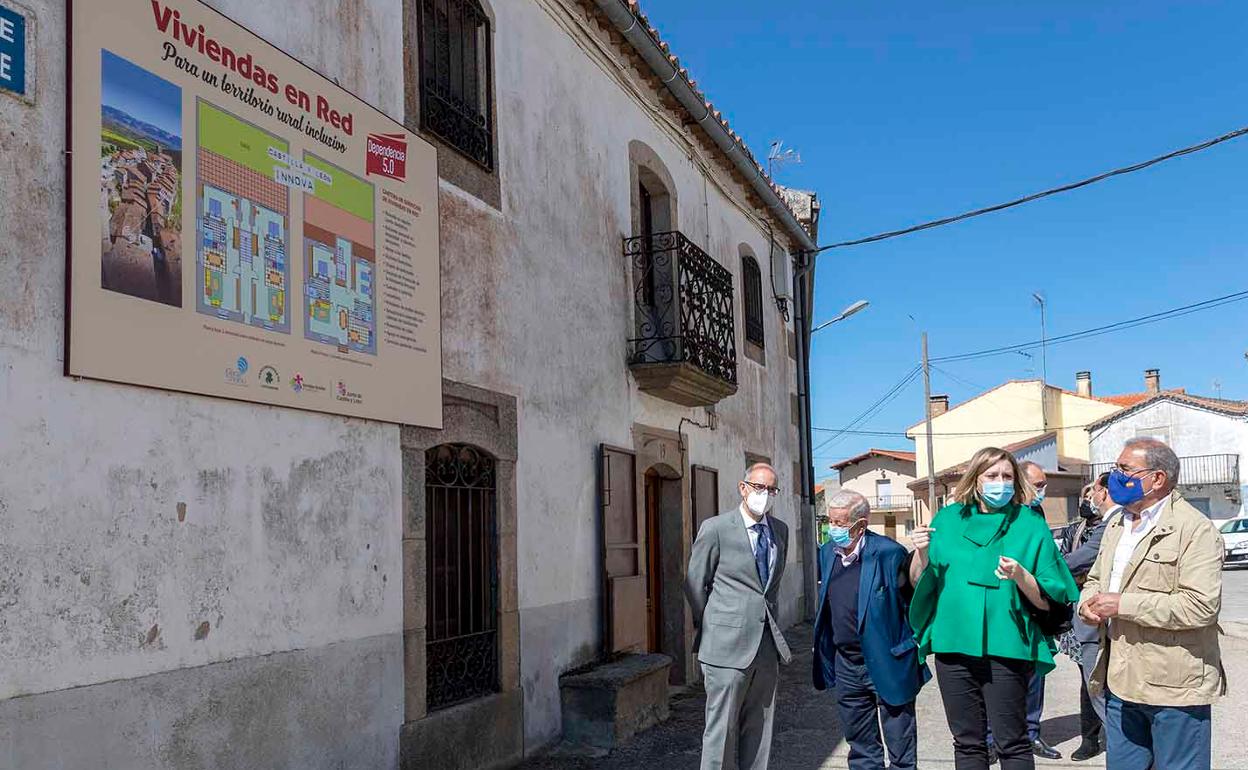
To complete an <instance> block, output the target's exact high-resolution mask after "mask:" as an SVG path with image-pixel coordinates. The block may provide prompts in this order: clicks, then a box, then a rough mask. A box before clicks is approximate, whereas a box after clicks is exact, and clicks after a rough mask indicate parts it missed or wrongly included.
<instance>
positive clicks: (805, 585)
mask: <svg viewBox="0 0 1248 770" xmlns="http://www.w3.org/2000/svg"><path fill="white" fill-rule="evenodd" d="M811 259H813V256H812V255H811V254H810V253H808V252H805V251H801V252H798V253H797V260H796V261H797V263H798V265H797V266H798V267H799V268H802V269H799V270H794V271H793V298H794V312H793V328H794V330H795V331H796V332H797V402H798V444H799V451H800V454H801V461H802V462H801V465H802V473H801V484H802V503H801V508H802V509H801V511H799V512H798V515H799V516H801V517H802V542H801V548H802V591H803V593H804V594H805V596H806V619H807V620H813V619H814V617H815V612H816V611H817V610H818V596H819V593H818V587H817V585H816V582H815V581H816V575H815V572H816V570H815V565H816V564H817V563H818V554H817V551H816V549H817V548H818V542H819V539H818V533H817V531H816V527H817V525H816V521H815V479H814V457H812V454H813V448H812V446H811V430H810V425H811V423H810V336H811V329H810V292H809V291H808V288H809V287H810V281H808V280H807V276H806V274H807V272H809V271H808V270H807V269H805V268H806V267H807V263H808V262H809V261H810V260H811Z"/></svg>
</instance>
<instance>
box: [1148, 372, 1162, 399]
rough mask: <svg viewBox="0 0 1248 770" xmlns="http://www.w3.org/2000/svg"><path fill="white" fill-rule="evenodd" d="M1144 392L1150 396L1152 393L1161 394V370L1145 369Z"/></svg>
mask: <svg viewBox="0 0 1248 770" xmlns="http://www.w3.org/2000/svg"><path fill="white" fill-rule="evenodd" d="M1144 390H1146V391H1148V394H1149V395H1150V396H1151V395H1152V394H1154V393H1160V392H1161V370H1160V369H1145V370H1144Z"/></svg>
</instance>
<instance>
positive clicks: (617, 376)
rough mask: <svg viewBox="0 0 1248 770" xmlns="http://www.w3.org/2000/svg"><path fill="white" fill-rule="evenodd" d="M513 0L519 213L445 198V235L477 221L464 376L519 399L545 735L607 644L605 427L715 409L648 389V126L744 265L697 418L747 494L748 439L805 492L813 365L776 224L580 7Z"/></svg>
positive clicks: (522, 546)
mask: <svg viewBox="0 0 1248 770" xmlns="http://www.w3.org/2000/svg"><path fill="white" fill-rule="evenodd" d="M494 12H495V14H496V17H497V25H496V26H497V30H498V31H497V33H496V36H495V40H496V47H495V59H496V62H497V64H496V68H495V74H496V77H497V85H496V87H497V95H498V112H499V122H498V136H499V153H498V155H499V172H500V174H501V179H502V191H503V211H502V213H501V215H490V214H488V213H485V214H484V215H483V214H482V212H481V208H482V207H480V206H477V205H473V203H472V202H471V201H468V200H465V197H464V196H463V195H461V194H458V193H456V192H454V191H452V190H449V189H448V190H446V192H445V193H444V195H443V226H442V232H443V234H444V238H446V236H447V234H448V233H460V234H459V235H454V236H452V237H450V238H446V240H445V241H444V244H443V265H444V275H443V280H444V282H445V284H446V288H445V289H444V301H443V323H444V331H443V341H444V345H445V349H446V351H447V352H446V354H445V365H446V372H445V374H446V376H447V377H448V378H450V379H454V380H461V381H465V382H469V383H472V384H476V385H481V386H482V387H488V388H492V389H496V390H503V391H506V392H511V393H514V394H515V395H516V396H517V397H518V399H519V402H520V411H519V423H520V430H519V439H520V442H519V443H520V455H519V456H520V460H519V462H518V464H517V472H518V496H519V522H518V538H519V540H518V551H519V554H520V584H519V590H520V624H521V676H522V682H523V687H524V690H525V697H526V700H527V703H528V708H526V719H525V729H526V734H527V739H528V742H529V743H531V744H540V743H544V742H547V741H549V740H552V739H554V738H555V737H557V736H558V734H559V731H560V715H559V691H558V676H559V674H560V673H561V672H562V671H564V670H566V669H568V668H570V667H573V666H576V665H580V664H582V663H585V662H587V661H589V660H591V659H592V658H593V656H594V655H595V654H596V653H597V651H598V648H599V645H600V639H599V635H598V632H599V629H598V623H599V613H600V596H599V590H600V585H601V577H600V575H599V573H598V566H597V559H598V542H597V537H598V530H597V524H596V521H595V510H594V506H595V500H596V496H595V478H596V464H595V463H596V460H595V457H596V455H595V452H596V448H597V446H598V444H599V443H600V442H606V443H610V444H614V445H617V446H632V434H631V431H632V427H633V425H634V423H640V424H644V425H649V426H653V427H656V428H665V429H667V430H676V429H677V428H678V427H679V426H680V420H681V418H682V417H688V418H690V419H692V420H695V421H697V422H702V423H705V422H706V415H705V412H704V410H702V409H687V408H683V407H679V406H677V405H674V404H671V403H668V402H666V401H662V400H660V399H657V398H654V397H652V396H650V395H648V394H644V393H640V392H639V391H638V390H637V387H636V383H635V381H634V380H633V378H632V377H631V375H630V374H629V371H628V368H627V365H626V358H627V350H628V348H627V340H628V339H629V337H631V336H632V333H633V321H632V312H633V310H632V303H633V292H632V284H631V271H630V265H629V262H628V260H626V259H625V258H624V257H623V255H622V239H623V238H624V237H626V236H628V235H631V234H632V233H631V232H630V230H631V227H632V225H631V222H632V210H631V197H632V192H633V190H632V182H631V181H630V166H629V142H630V141H634V140H639V141H642V142H644V143H645V144H647V145H648V146H649V147H650V148H651V149H653V150H654V151H655V152H656V153H657V154H658V155H659V157H660V158H661V160H662V161H663V163H664V164H665V166H666V168H667V170H668V172H669V173H670V174H671V176H672V179H673V182H674V186H675V190H674V193H675V196H676V200H677V203H678V210H677V213H676V227H677V229H679V230H681V231H682V232H684V234H685V235H686V236H687V237H688V238H690V239H691V240H692V241H694V242H695V243H697V244H699V245H700V246H702V248H703V249H704V250H705V251H706V252H707V253H708V254H709V255H711V256H712V257H714V258H715V259H717V260H719V261H720V263H721V264H723V265H724V266H725V267H727V268H728V269H729V270H730V271H732V273H733V276H734V299H735V302H736V306H735V309H734V311H735V314H736V326H737V358H738V383H739V390H738V392H737V394H736V395H734V396H731V397H729V398H728V399H726V400H724V401H723V402H721V403H720V404H719V405H718V406H717V413H718V425H719V427H718V429H717V430H716V431H715V432H709V431H706V430H704V429H701V428H697V427H691V426H689V425H688V424H686V425H685V426H684V427H683V432H684V434H685V437H686V442H687V446H688V457H689V462H690V463H696V464H699V465H706V466H710V467H713V468H717V469H718V470H719V472H720V476H719V478H720V500H721V502H723V503H729V502H732V501H734V500H737V499H739V498H738V495H737V491H736V482H737V481H738V480H739V479H740V477H741V472H742V471H743V470H744V457H745V453H746V452H747V451H749V452H754V453H757V454H761V455H766V456H769V457H771V459H772V461H773V462H774V464H775V466H776V468H777V471H778V473H779V474H780V484H781V485H782V486H783V487H784V488H785V489H786V490H787V491H788V492H789V493H793V492H795V491H796V487H797V485H798V483H799V482H798V480H797V479H794V478H792V475H793V474H792V466H793V460H794V459H796V457H795V454H794V453H795V450H796V446H797V441H796V437H797V432H796V429H795V428H794V426H793V425H792V422H791V416H790V393H791V392H793V391H795V389H796V385H795V382H796V379H795V378H796V374H795V366H794V362H793V360H792V359H791V358H789V356H788V352H787V351H788V346H787V340H786V337H785V331H784V326H783V325H782V322H781V320H780V317H779V314H778V312H777V311H776V309H775V305H774V304H772V303H771V302H770V291H769V290H768V275H767V271H768V269H769V266H768V260H767V259H766V255H767V253H768V242H767V239H766V236H765V234H764V231H762V230H761V229H760V228H759V227H758V226H757V225H756V224H754V223H751V222H750V221H749V220H747V218H746V217H745V216H744V215H743V214H742V212H741V211H740V210H739V209H738V208H736V207H735V206H734V205H733V204H732V203H731V201H730V200H729V199H728V198H726V197H725V195H724V194H723V193H722V192H721V191H720V190H718V189H717V187H716V185H715V184H714V183H713V182H711V183H708V182H706V181H705V177H704V174H703V171H702V169H701V167H700V166H699V165H698V163H697V162H696V161H695V160H694V158H696V157H697V152H696V151H691V146H690V145H689V144H687V143H685V142H684V141H682V140H678V139H676V138H675V132H674V130H673V129H671V128H670V127H669V126H667V124H666V123H665V122H664V121H662V120H660V119H656V116H655V115H654V114H653V112H652V111H651V110H649V109H642V108H641V107H640V106H639V104H638V101H637V100H638V98H639V97H638V96H637V95H636V94H635V93H633V92H631V91H630V90H628V89H625V88H621V87H620V84H619V81H618V77H619V73H618V70H615V69H614V68H613V66H610V65H608V64H607V63H606V61H605V60H604V59H603V56H604V54H602V52H601V51H600V50H599V49H598V48H597V47H596V46H595V45H594V44H593V43H591V42H589V41H588V39H587V38H586V37H584V36H580V35H578V36H576V37H574V36H573V35H571V34H568V32H567V31H565V26H564V25H566V24H569V23H572V22H569V21H568V18H567V16H565V11H564V10H563V5H562V4H560V3H557V2H549V3H543V2H508V3H495V5H494ZM575 28H576V27H575V24H574V23H573V29H575ZM587 47H588V48H589V49H590V50H591V52H593V54H592V55H587V52H586V48H587ZM586 169H593V171H592V173H587V172H586ZM736 194H737V195H740V193H739V191H738V192H737V193H736ZM704 196H705V197H704ZM708 233H709V240H708V239H707V235H708ZM741 243H747V244H748V245H749V246H750V247H751V249H752V250H753V253H754V254H755V255H757V256H758V257H759V260H758V262H759V266H760V268H761V269H762V270H763V284H764V300H765V309H764V312H765V316H764V317H765V319H766V320H767V324H766V343H767V344H766V360H767V366H766V367H762V366H759V365H758V364H756V363H754V362H753V361H751V360H749V359H747V358H746V357H745V355H744V353H743V350H744V348H743V342H744V340H743V331H742V330H743V318H742V306H741V296H742V295H741V283H740V261H739V256H738V245H739V244H741ZM483 283H484V284H485V286H484V287H483V286H482V284H483ZM486 296H488V297H490V298H491V300H492V301H491V302H490V303H489V306H488V307H486V306H484V305H483V303H482V301H481V298H482V297H486ZM482 316H484V317H482ZM795 508H796V506H795V504H794V501H793V497H792V494H786V495H783V496H782V497H781V498H780V500H779V503H778V505H777V510H776V513H777V515H778V516H779V517H780V518H782V519H784V520H785V521H787V522H788V523H789V524H790V528H791V531H792V533H793V534H794V536H796V534H797V528H796V526H795V524H796V517H795ZM794 545H795V546H796V542H795V543H794ZM798 553H799V549H798V548H796V547H791V548H790V549H789V558H790V560H792V563H791V564H790V569H789V570H788V572H787V577H786V585H788V586H789V589H788V590H787V591H786V592H785V600H784V605H785V610H786V612H785V616H786V618H787V619H789V620H796V619H797V618H798V617H799V602H800V591H801V570H800V568H798V565H797V562H796V559H797V556H798Z"/></svg>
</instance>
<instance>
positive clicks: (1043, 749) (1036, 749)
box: [1031, 738, 1062, 759]
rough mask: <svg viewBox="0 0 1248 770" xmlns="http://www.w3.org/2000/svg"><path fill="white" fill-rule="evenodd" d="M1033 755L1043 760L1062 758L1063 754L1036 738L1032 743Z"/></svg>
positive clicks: (1041, 739)
mask: <svg viewBox="0 0 1248 770" xmlns="http://www.w3.org/2000/svg"><path fill="white" fill-rule="evenodd" d="M1031 753H1032V754H1035V755H1036V756H1037V757H1040V758H1041V759H1061V758H1062V752H1060V751H1058V750H1057V749H1055V748H1053V747H1052V746H1050V745H1049V744H1047V743H1045V742H1044V739H1043V738H1036V739H1035V740H1033V741H1032V742H1031Z"/></svg>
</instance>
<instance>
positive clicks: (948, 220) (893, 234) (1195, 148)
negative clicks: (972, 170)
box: [807, 127, 1248, 254]
mask: <svg viewBox="0 0 1248 770" xmlns="http://www.w3.org/2000/svg"><path fill="white" fill-rule="evenodd" d="M1244 134H1248V127H1244V128H1240V129H1237V130H1235V131H1231V132H1230V133H1228V134H1223V135H1221V136H1219V137H1215V138H1213V139H1209V140H1208V141H1204V142H1201V143H1200V144H1193V145H1192V146H1190V147H1184V148H1182V149H1180V150H1175V151H1173V152H1168V153H1166V154H1165V155H1159V156H1158V157H1156V158H1152V159H1150V160H1146V161H1144V162H1142V163H1136V164H1134V165H1131V166H1124V167H1122V168H1116V169H1114V170H1113V171H1106V172H1105V173H1103V174H1097V175H1096V176H1093V177H1088V178H1087V179H1084V180H1081V181H1078V182H1072V183H1071V184H1065V185H1062V186H1061V187H1054V188H1051V189H1048V190H1044V191H1043V192H1038V193H1032V194H1031V195H1027V196H1024V197H1022V198H1016V199H1014V200H1012V201H1008V202H1006V203H998V204H996V205H995V206H987V207H985V208H982V209H975V210H974V211H968V212H966V213H964V214H958V215H957V216H953V217H945V218H944V219H936V220H932V221H931V222H924V223H923V224H920V225H913V226H912V227H905V228H902V229H901V230H890V231H889V232H886V233H879V234H878V235H872V236H868V237H866V238H857V239H855V240H852V241H841V242H840V243H833V244H830V245H828V246H820V247H819V248H818V249H815V250H814V251H812V252H807V253H809V254H818V253H820V252H824V251H828V250H829V249H840V248H845V247H846V246H861V245H863V244H866V243H875V242H877V241H884V240H888V239H889V238H897V237H900V236H902V235H910V234H911V233H917V232H919V231H921V230H930V229H932V228H934V227H943V226H944V225H950V224H953V223H954V222H961V221H962V220H964V219H971V218H972V217H978V216H983V215H984V214H991V213H994V212H997V211H1004V210H1005V209H1009V208H1013V207H1015V206H1021V205H1023V204H1024V203H1031V202H1032V201H1036V200H1040V199H1041V198H1047V197H1049V196H1050V195H1057V194H1058V193H1064V192H1070V191H1071V190H1078V189H1079V188H1080V187H1087V186H1088V185H1091V184H1096V183H1097V182H1102V181H1104V180H1106V179H1109V178H1110V177H1115V176H1122V175H1123V174H1130V173H1133V172H1136V171H1143V170H1144V169H1146V168H1149V167H1150V166H1155V165H1157V164H1158V163H1163V162H1165V161H1167V160H1171V159H1173V158H1178V157H1181V156H1183V155H1191V154H1192V153H1196V152H1200V151H1201V150H1207V149H1209V148H1210V147H1213V146H1214V145H1218V144H1221V143H1223V142H1229V141H1230V140H1232V139H1238V138H1239V137H1241V136H1243V135H1244Z"/></svg>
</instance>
